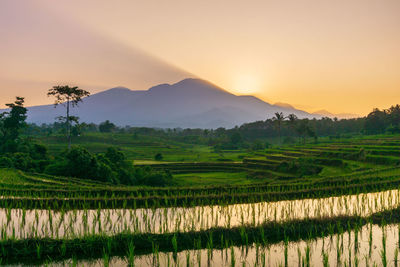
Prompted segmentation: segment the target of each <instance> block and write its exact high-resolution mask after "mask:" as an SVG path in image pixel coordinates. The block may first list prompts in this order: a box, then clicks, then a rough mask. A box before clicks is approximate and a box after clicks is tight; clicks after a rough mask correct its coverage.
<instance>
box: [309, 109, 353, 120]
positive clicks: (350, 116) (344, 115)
mask: <svg viewBox="0 0 400 267" xmlns="http://www.w3.org/2000/svg"><path fill="white" fill-rule="evenodd" d="M311 114H314V115H321V116H323V117H328V118H332V119H333V118H338V119H353V118H358V117H360V115H357V114H351V113H337V114H334V113H331V112H329V111H327V110H325V109H322V110H318V111H315V112H313V113H311Z"/></svg>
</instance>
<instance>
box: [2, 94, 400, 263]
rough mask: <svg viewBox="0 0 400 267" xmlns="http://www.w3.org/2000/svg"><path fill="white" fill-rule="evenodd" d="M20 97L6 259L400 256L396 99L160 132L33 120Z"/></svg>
mask: <svg viewBox="0 0 400 267" xmlns="http://www.w3.org/2000/svg"><path fill="white" fill-rule="evenodd" d="M70 101H73V99H71V100H70ZM76 101H78V99H77V100H76ZM59 102H60V101H59ZM61 102H62V101H61ZM61 102H60V103H61ZM78 102H79V101H78ZM78 102H71V103H75V104H77V103H78ZM23 104H24V99H23V98H17V99H16V101H15V102H14V103H13V104H8V107H9V108H10V109H9V110H8V112H6V113H3V114H2V115H1V117H0V152H1V154H0V181H1V182H0V196H1V198H0V255H1V259H0V264H14V263H16V264H18V263H22V264H24V263H27V262H29V263H31V261H32V259H34V260H35V261H36V262H37V263H40V264H46V263H52V262H53V261H55V260H67V261H70V264H71V265H74V264H76V262H77V261H78V260H86V259H91V258H92V259H93V258H94V259H101V264H103V265H105V266H107V265H108V264H109V263H112V262H113V260H115V256H119V257H120V258H122V259H123V260H124V261H126V263H128V264H129V265H130V266H132V265H133V264H134V263H137V261H139V262H140V259H138V258H137V257H136V256H137V255H144V256H145V257H147V256H149V257H150V256H151V258H152V260H153V263H155V265H157V263H160V260H162V259H165V260H166V261H167V262H169V263H168V264H170V266H171V265H178V264H180V265H182V264H183V262H185V264H189V265H193V264H192V263H190V262H189V261H190V260H191V259H197V263H196V264H197V265H201V259H202V257H201V255H202V254H201V253H203V252H204V253H207V259H208V261H209V263H210V262H212V261H213V260H212V259H211V258H212V257H216V258H218V259H220V260H221V261H223V262H224V264H225V265H228V264H230V265H234V264H236V265H237V264H241V265H246V264H247V265H246V266H248V265H249V264H248V263H247V262H246V257H247V256H246V257H244V256H243V255H247V254H248V253H250V254H251V253H254V255H256V256H254V257H253V258H254V259H256V262H254V264H253V263H251V264H252V266H253V265H262V264H263V263H265V259H266V257H267V256H266V255H268V253H270V252H271V251H270V247H271V246H280V247H279V251H281V252H282V255H278V256H277V257H276V258H280V259H283V260H282V262H276V263H277V265H282V266H283V265H285V266H291V265H293V264H295V265H297V264H303V265H304V266H308V265H311V264H313V265H318V264H319V265H323V266H328V265H330V266H332V265H334V264H339V263H346V265H348V266H350V265H357V264H359V262H360V261H361V259H364V258H365V259H367V260H368V261H371V260H372V261H374V262H375V263H379V264H382V265H389V263H390V262H392V261H393V260H394V258H393V257H395V259H397V257H398V256H396V255H398V250H397V252H392V251H390V249H391V247H390V246H389V245H388V244H389V243H390V242H391V243H390V244H392V243H393V242H398V240H397V239H396V240H395V241H393V240H394V238H395V237H396V238H397V237H399V236H400V235H399V234H398V229H397V228H396V227H397V226H396V225H395V224H399V223H400V218H399V214H400V213H399V209H400V193H399V192H400V191H399V188H400V151H399V146H400V137H399V135H398V132H397V130H396V129H397V128H396V127H398V123H399V121H398V119H399V118H400V116H398V114H399V108H398V106H394V107H391V108H390V109H388V110H385V111H378V110H374V111H373V112H372V113H371V114H370V115H368V116H367V117H366V118H361V119H355V120H330V119H327V118H324V119H322V120H306V119H305V120H300V119H297V118H296V117H295V116H293V115H291V116H289V117H288V118H285V117H284V116H283V114H280V113H277V114H276V118H275V119H273V120H266V121H264V122H255V123H251V124H246V125H242V126H241V127H236V128H234V129H228V130H227V129H223V128H220V129H216V130H201V129H169V130H163V129H150V128H140V127H125V128H120V127H118V126H116V125H114V124H113V123H112V122H110V121H105V122H104V123H101V124H100V125H94V124H84V123H79V121H78V120H76V122H75V123H74V124H72V123H71V122H72V121H74V118H71V116H69V114H68V112H67V118H66V120H64V121H61V122H56V123H54V124H53V125H42V126H37V125H27V124H26V123H25V119H26V109H25V108H24V107H23ZM377 127H380V128H379V129H381V130H379V131H378V130H377ZM370 133H371V134H375V135H367V134H370ZM66 137H68V138H67V139H68V140H69V141H70V142H71V143H72V144H73V145H72V146H69V145H67V143H66V142H65V141H66ZM70 142H68V143H70ZM372 225H375V226H372ZM368 227H369V228H368ZM373 227H377V228H374V229H378V230H379V231H381V233H382V234H381V235H382V238H380V239H379V244H376V238H375V237H374V235H372V229H373ZM393 227H395V229H396V230H395V231H397V232H396V233H395V234H391V235H389V234H386V232H385V231H386V229H387V228H389V229H392V228H393ZM366 228H368V229H369V231H370V233H371V234H369V236H368V238H367V240H365V237H362V236H361V235H362V234H361V232H362V231H361V229H366ZM375 231H376V230H375ZM364 232H365V231H364ZM345 234H347V235H348V237H347V240H348V241H347V242H348V243H349V245H348V247H349V249H348V251H346V246H344V245H343V243H344V242H345V241H344V235H345ZM328 237H329V238H330V239H331V240H332V242H331V244H330V246H329V247H330V248H329V249H328V248H327V246H326V245H325V242H328V239H329V238H328ZM327 238H328V239H327ZM363 238H364V239H363ZM361 239H363V240H364V241H366V242H364V243H362V244H361V241H360V240H361ZM333 240H334V241H333ZM321 241H322V242H323V244H321V243H320V242H321ZM302 242H306V243H305V245H304V244H303V243H302ZM313 242H314V243H313ZM374 242H375V243H374ZM293 244H294V245H293ZM302 244H303V245H302ZM350 244H351V245H350ZM366 244H368V245H366ZM373 245H374V246H377V247H379V253H378V256H377V255H375V254H376V253H375V254H374V251H373V250H371V247H372V246H373ZM365 246H368V249H367V250H368V253H367V254H363V251H362V249H364V248H365ZM293 247H294V248H296V251H295V252H293ZM316 247H318V250H319V249H320V250H321V257H320V262H317V263H315V262H313V261H314V260H315V259H314V258H315V257H311V253H312V252H311V251H315V248H316ZM350 247H351V248H350ZM332 248H334V249H335V251H332ZM240 250H241V251H242V252H240ZM217 251H223V253H221V254H220V255H219V256H216V255H217V253H216V252H217ZM243 251H246V252H243ZM249 251H250V252H249ZM182 253H183V254H182ZM193 253H194V254H195V255H194V254H193ZM196 253H197V254H196ZM291 253H292V254H291ZM293 253H296V255H295V256H293ZM313 253H314V252H313ZM396 253H397V254H396ZM212 255H214V256H212ZM221 255H224V256H221ZM170 256H171V258H170ZM221 257H222V259H221ZM243 257H244V258H243ZM377 257H378V258H377ZM250 258H251V257H250ZM294 258H296V259H298V260H296V262H294V261H293V259H294ZM367 260H366V261H367ZM262 262H263V263H262ZM126 263H125V264H126ZM203 263H204V262H203ZM168 264H167V265H168ZM215 264H216V265H217V264H218V263H215ZM115 265H120V264H115ZM210 265H212V264H210Z"/></svg>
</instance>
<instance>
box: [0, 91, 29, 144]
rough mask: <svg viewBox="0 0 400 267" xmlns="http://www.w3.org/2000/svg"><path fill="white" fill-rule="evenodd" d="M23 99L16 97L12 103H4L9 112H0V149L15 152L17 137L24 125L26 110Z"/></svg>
mask: <svg viewBox="0 0 400 267" xmlns="http://www.w3.org/2000/svg"><path fill="white" fill-rule="evenodd" d="M24 102H25V99H24V98H23V97H18V96H17V97H16V100H15V102H14V103H11V104H6V106H7V107H8V108H10V111H9V112H4V113H2V114H0V130H1V147H0V148H1V150H2V151H6V152H15V149H16V147H17V142H16V141H17V139H18V138H19V135H20V132H21V130H22V128H24V127H25V126H26V123H25V120H26V117H27V116H26V112H27V109H26V108H25V107H24Z"/></svg>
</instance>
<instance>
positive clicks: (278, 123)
mask: <svg viewBox="0 0 400 267" xmlns="http://www.w3.org/2000/svg"><path fill="white" fill-rule="evenodd" d="M273 120H274V121H275V123H276V127H277V128H278V135H279V144H281V128H282V123H283V121H284V120H285V116H284V115H283V113H282V112H276V113H275V117H274V118H273Z"/></svg>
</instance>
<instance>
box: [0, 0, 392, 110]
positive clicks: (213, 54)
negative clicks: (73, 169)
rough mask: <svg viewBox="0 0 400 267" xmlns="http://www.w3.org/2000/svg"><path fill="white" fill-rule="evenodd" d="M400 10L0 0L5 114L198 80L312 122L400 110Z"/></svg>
mask: <svg viewBox="0 0 400 267" xmlns="http://www.w3.org/2000/svg"><path fill="white" fill-rule="evenodd" d="M399 14H400V1H398V0H376V1H370V0H349V1H341V0H340V1H325V0H291V1H288V0H279V1H278V0H276V1H267V0H264V1H235V0H219V1H211V0H202V1H191V0H180V1H177V0H169V1H154V0H148V1H133V0H118V1H108V0H85V1H78V0H68V1H67V0H58V1H53V0H25V1H24V0H21V1H15V0H2V1H1V2H0V36H1V42H0V103H1V104H3V103H6V102H10V101H12V100H13V97H14V96H15V95H17V94H18V95H22V96H25V97H26V99H27V103H28V104H32V105H33V104H43V103H49V102H51V100H50V99H48V98H47V97H46V91H47V89H48V88H49V87H51V86H52V85H54V84H57V83H71V84H76V85H79V86H81V87H82V88H85V89H89V90H90V91H91V92H93V93H94V92H97V91H100V90H104V89H106V88H110V87H114V86H118V85H123V86H126V87H129V88H131V89H147V88H148V87H150V86H152V85H155V84H158V83H164V82H168V83H172V82H177V81H179V80H181V79H183V78H186V77H201V78H203V79H206V80H209V81H211V82H213V83H215V84H217V85H219V86H221V87H223V88H225V89H227V90H228V91H231V92H233V93H236V94H254V95H256V96H259V97H260V98H262V99H264V100H267V101H269V102H271V103H274V102H286V103H290V104H293V105H294V106H296V107H299V108H303V109H305V110H307V111H315V110H319V109H326V110H329V111H331V112H335V113H340V112H346V113H357V114H361V115H365V114H367V113H368V112H370V111H371V110H372V108H374V107H379V108H387V107H389V106H390V105H391V104H396V103H400V49H399V47H400V16H399Z"/></svg>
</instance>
